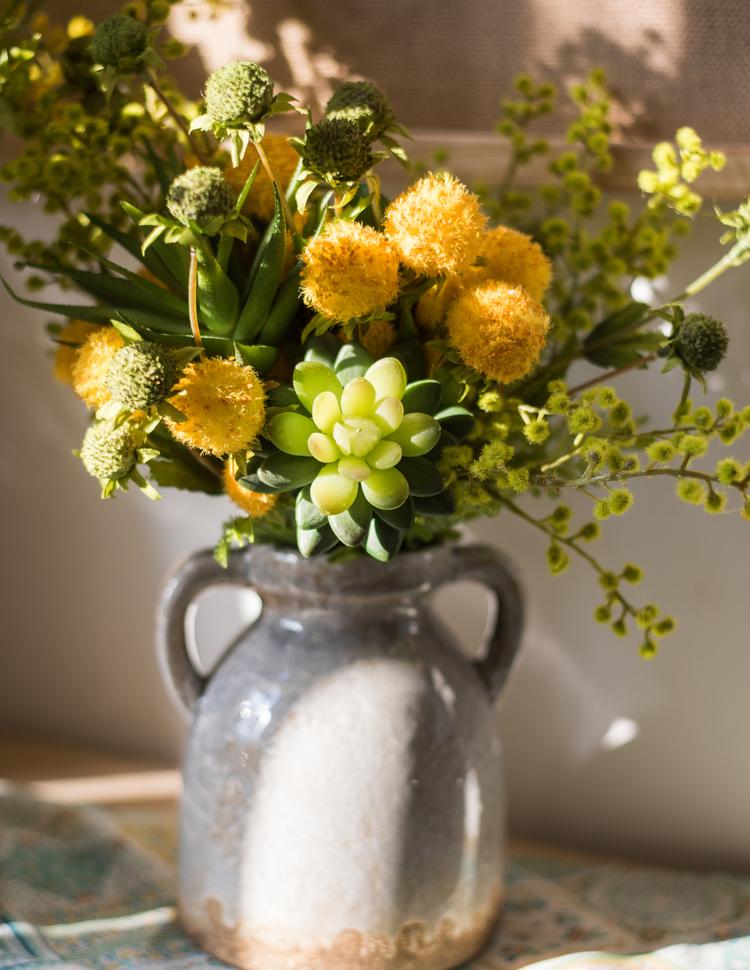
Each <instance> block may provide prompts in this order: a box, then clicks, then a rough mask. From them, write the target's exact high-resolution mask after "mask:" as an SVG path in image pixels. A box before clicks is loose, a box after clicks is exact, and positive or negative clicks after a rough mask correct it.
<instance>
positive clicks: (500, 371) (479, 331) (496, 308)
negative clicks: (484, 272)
mask: <svg viewBox="0 0 750 970" xmlns="http://www.w3.org/2000/svg"><path fill="white" fill-rule="evenodd" d="M446 325H447V327H448V334H449V337H450V342H451V344H452V345H453V346H454V347H455V348H456V350H457V351H458V352H459V354H460V356H461V359H462V360H463V361H464V363H466V364H468V365H469V366H470V367H473V368H474V370H477V371H479V373H480V374H484V376H485V377H489V378H491V379H492V380H495V381H500V382H502V383H504V384H510V383H511V382H512V381H517V380H518V379H519V378H521V377H523V376H524V375H525V374H528V372H529V371H530V370H531V368H532V367H533V366H534V364H535V363H536V362H537V360H538V359H539V355H540V354H541V352H542V348H543V347H544V341H545V338H546V335H547V330H548V328H549V317H548V316H547V314H546V313H545V312H544V309H543V307H542V306H541V305H540V304H539V303H537V301H536V300H533V299H532V298H531V297H530V296H529V294H528V293H527V292H526V291H525V290H524V289H522V287H520V286H510V285H509V284H508V283H502V282H500V281H499V280H485V281H484V282H483V283H478V284H477V285H476V286H471V287H467V288H466V289H465V290H463V291H462V292H461V293H460V294H459V295H458V296H457V297H456V299H455V300H454V301H453V302H452V303H451V305H450V307H449V308H448V313H447V316H446Z"/></svg>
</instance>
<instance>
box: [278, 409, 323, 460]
mask: <svg viewBox="0 0 750 970" xmlns="http://www.w3.org/2000/svg"><path fill="white" fill-rule="evenodd" d="M316 431H317V428H316V427H315V424H314V423H313V421H312V420H311V419H310V418H308V417H306V416H305V415H304V414H298V413H297V412H295V411H283V412H282V413H281V414H275V415H274V416H273V417H272V418H271V420H270V421H269V422H268V424H267V425H266V435H267V437H268V438H270V439H271V441H272V442H273V443H274V444H275V445H276V447H277V448H278V449H279V450H280V451H283V452H285V453H286V454H287V455H305V456H307V455H309V454H310V449H309V448H308V446H307V441H308V438H309V437H310V435H312V434H315V433H316Z"/></svg>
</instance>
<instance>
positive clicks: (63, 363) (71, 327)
mask: <svg viewBox="0 0 750 970" xmlns="http://www.w3.org/2000/svg"><path fill="white" fill-rule="evenodd" d="M96 329H97V326H96V324H95V323H87V322H86V321H85V320H71V321H70V322H69V323H66V324H65V326H64V327H63V328H62V330H61V331H60V333H59V335H58V339H59V340H62V341H64V342H63V343H60V344H58V345H57V349H56V350H55V364H54V370H55V377H56V378H57V379H58V381H61V382H62V383H63V384H71V385H72V383H73V364H74V363H75V359H76V357H77V356H78V351H79V350H80V347H81V344H82V343H83V342H84V340H85V339H86V338H87V337H88V336H89V334H91V333H93V332H94V330H96ZM73 344H76V345H77V346H72V345H73Z"/></svg>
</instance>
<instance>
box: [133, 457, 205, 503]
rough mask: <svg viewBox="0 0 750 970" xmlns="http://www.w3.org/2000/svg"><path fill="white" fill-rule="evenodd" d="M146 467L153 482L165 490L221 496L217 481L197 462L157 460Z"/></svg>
mask: <svg viewBox="0 0 750 970" xmlns="http://www.w3.org/2000/svg"><path fill="white" fill-rule="evenodd" d="M148 467H149V471H150V473H151V477H152V478H153V479H154V481H155V482H156V483H157V484H158V485H162V486H164V487H165V488H179V489H182V490H183V491H186V492H205V493H208V494H209V495H221V493H222V491H223V488H222V485H221V482H220V481H219V479H218V478H217V477H216V476H215V475H213V474H212V473H211V472H210V471H209V470H208V469H207V468H205V467H204V466H203V465H201V464H200V463H199V462H197V461H192V460H190V461H188V460H185V461H181V460H178V459H175V458H170V459H169V460H168V461H167V460H162V459H159V460H157V461H152V462H151V463H150V464H149V466H148Z"/></svg>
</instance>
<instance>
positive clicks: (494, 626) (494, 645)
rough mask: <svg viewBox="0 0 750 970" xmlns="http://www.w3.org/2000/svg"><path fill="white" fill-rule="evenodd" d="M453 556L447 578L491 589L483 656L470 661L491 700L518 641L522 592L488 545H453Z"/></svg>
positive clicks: (504, 562)
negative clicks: (491, 609)
mask: <svg viewBox="0 0 750 970" xmlns="http://www.w3.org/2000/svg"><path fill="white" fill-rule="evenodd" d="M453 557H454V562H453V569H452V571H451V572H452V576H451V578H452V579H453V580H454V581H459V580H461V581H463V580H475V581H476V582H478V583H481V584H482V585H483V586H486V587H487V588H488V589H489V590H490V591H491V592H492V594H493V598H494V601H495V609H494V611H493V615H492V619H491V628H490V633H489V635H488V637H487V644H486V649H485V651H484V656H483V658H482V659H481V660H477V661H476V662H475V664H474V666H475V668H476V670H477V672H478V673H479V676H480V677H481V678H482V680H483V681H484V683H485V685H486V687H487V690H488V692H489V695H490V698H491V699H492V700H493V701H494V700H495V699H496V698H497V696H498V695H499V693H500V691H501V690H502V688H503V685H504V684H505V681H506V679H507V677H508V674H509V673H510V668H511V667H512V665H513V660H514V659H515V656H516V654H517V653H518V648H519V646H520V643H521V634H522V632H523V625H524V598H523V593H522V592H521V587H520V585H519V583H518V580H517V579H516V577H515V575H514V572H513V569H512V568H511V565H510V563H509V562H508V560H507V559H506V557H505V556H504V555H503V554H502V553H501V552H498V550H497V549H494V548H493V547H492V546H485V545H473V544H472V545H467V546H455V547H454V548H453Z"/></svg>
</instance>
